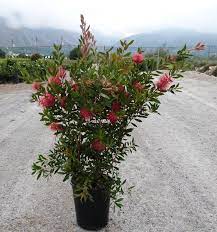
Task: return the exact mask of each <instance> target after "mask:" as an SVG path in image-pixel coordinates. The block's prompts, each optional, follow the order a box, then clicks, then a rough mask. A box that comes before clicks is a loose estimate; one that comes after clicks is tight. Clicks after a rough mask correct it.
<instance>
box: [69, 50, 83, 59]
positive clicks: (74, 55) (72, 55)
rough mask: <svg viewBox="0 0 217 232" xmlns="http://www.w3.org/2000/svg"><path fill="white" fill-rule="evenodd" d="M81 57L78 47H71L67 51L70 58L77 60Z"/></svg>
mask: <svg viewBox="0 0 217 232" xmlns="http://www.w3.org/2000/svg"><path fill="white" fill-rule="evenodd" d="M80 57H81V52H80V48H79V47H75V48H73V49H72V50H71V51H70V53H69V59H70V60H77V59H79V58H80Z"/></svg>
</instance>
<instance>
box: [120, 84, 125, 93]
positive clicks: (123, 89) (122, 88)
mask: <svg viewBox="0 0 217 232" xmlns="http://www.w3.org/2000/svg"><path fill="white" fill-rule="evenodd" d="M118 91H119V92H120V93H123V92H125V87H124V85H118Z"/></svg>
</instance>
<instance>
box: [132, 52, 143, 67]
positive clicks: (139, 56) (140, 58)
mask: <svg viewBox="0 0 217 232" xmlns="http://www.w3.org/2000/svg"><path fill="white" fill-rule="evenodd" d="M132 59H133V62H134V63H136V64H141V63H142V62H143V60H144V56H143V55H142V53H138V52H136V53H134V54H133V57H132Z"/></svg>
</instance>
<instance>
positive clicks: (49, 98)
mask: <svg viewBox="0 0 217 232" xmlns="http://www.w3.org/2000/svg"><path fill="white" fill-rule="evenodd" d="M39 104H40V105H41V106H42V107H44V108H49V107H52V106H54V104H55V97H54V96H53V95H52V94H50V93H46V94H45V95H44V96H41V97H40V99H39Z"/></svg>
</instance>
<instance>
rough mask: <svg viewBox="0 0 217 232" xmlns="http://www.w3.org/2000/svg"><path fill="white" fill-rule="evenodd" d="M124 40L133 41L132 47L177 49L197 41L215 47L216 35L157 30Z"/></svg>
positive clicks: (178, 30) (216, 42) (187, 31)
mask: <svg viewBox="0 0 217 232" xmlns="http://www.w3.org/2000/svg"><path fill="white" fill-rule="evenodd" d="M125 39H126V40H132V39H133V40H134V43H133V46H136V47H138V46H139V47H162V46H164V47H177V46H183V45H184V44H185V43H186V44H187V45H189V46H192V45H194V44H195V43H197V42H198V41H202V42H204V43H205V44H207V45H215V46H216V45H217V34H211V33H201V32H197V31H193V30H186V29H177V28H174V29H165V30H159V31H156V32H153V33H142V34H136V35H132V36H129V37H127V38H125Z"/></svg>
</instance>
